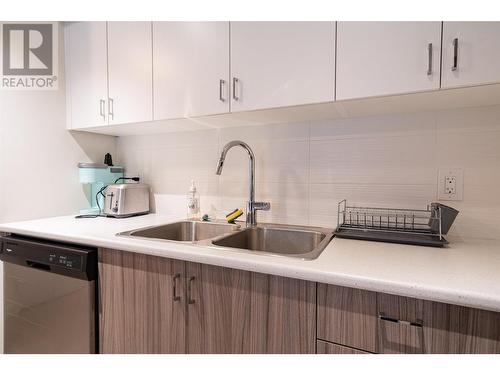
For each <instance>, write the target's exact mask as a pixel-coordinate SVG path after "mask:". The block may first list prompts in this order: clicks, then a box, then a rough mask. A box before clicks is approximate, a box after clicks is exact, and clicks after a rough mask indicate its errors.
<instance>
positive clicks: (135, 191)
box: [104, 184, 149, 217]
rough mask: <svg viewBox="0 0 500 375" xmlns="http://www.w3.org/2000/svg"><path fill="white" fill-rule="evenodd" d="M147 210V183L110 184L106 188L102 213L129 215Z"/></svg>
mask: <svg viewBox="0 0 500 375" xmlns="http://www.w3.org/2000/svg"><path fill="white" fill-rule="evenodd" d="M148 212H149V185H146V184H111V185H108V187H107V188H106V199H105V200H104V215H105V216H110V217H129V216H135V215H143V214H147V213H148Z"/></svg>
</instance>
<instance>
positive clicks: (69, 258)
mask: <svg viewBox="0 0 500 375" xmlns="http://www.w3.org/2000/svg"><path fill="white" fill-rule="evenodd" d="M48 261H49V263H50V264H54V265H56V266H60V267H67V268H76V269H81V267H82V257H81V256H79V255H74V254H67V253H58V252H50V253H49V254H48Z"/></svg>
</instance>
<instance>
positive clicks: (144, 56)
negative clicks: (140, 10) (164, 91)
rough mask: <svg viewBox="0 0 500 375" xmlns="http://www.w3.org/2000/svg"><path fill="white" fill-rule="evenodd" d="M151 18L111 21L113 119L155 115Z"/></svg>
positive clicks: (135, 119) (124, 120) (138, 119)
mask: <svg viewBox="0 0 500 375" xmlns="http://www.w3.org/2000/svg"><path fill="white" fill-rule="evenodd" d="M152 66H153V56H152V41H151V22H108V75H109V101H108V112H109V123H110V124H123V123H127V122H141V121H151V120H152V119H153V94H152V92H153V82H152V75H153V71H152V69H153V67H152Z"/></svg>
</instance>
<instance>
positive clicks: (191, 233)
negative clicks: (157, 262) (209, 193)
mask: <svg viewBox="0 0 500 375" xmlns="http://www.w3.org/2000/svg"><path fill="white" fill-rule="evenodd" d="M239 228H240V226H239V225H235V224H221V223H208V222H201V221H187V220H186V221H178V222H175V223H171V224H165V225H158V226H154V227H148V228H142V229H136V230H132V231H128V232H123V233H119V235H120V236H131V237H144V238H150V239H159V240H170V241H189V242H197V241H202V240H207V239H211V238H215V237H219V236H221V235H223V234H228V233H232V232H234V231H235V230H238V229H239Z"/></svg>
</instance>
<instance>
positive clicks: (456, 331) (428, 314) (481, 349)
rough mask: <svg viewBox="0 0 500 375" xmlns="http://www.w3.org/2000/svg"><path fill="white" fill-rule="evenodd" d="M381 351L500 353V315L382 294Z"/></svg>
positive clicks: (379, 298) (380, 319) (380, 296)
mask: <svg viewBox="0 0 500 375" xmlns="http://www.w3.org/2000/svg"><path fill="white" fill-rule="evenodd" d="M377 299H378V310H379V321H378V336H379V347H378V351H379V352H380V353H405V354H406V353H408V354H410V353H426V354H490V353H500V314H499V313H496V312H492V311H485V310H479V309H473V308H469V307H464V306H456V305H449V304H445V303H439V302H432V301H424V300H419V299H415V298H408V297H399V296H393V295H388V294H381V293H379V294H378V298H377Z"/></svg>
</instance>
